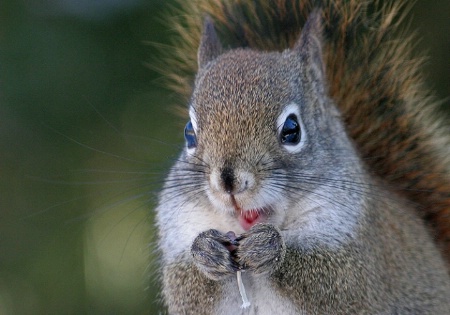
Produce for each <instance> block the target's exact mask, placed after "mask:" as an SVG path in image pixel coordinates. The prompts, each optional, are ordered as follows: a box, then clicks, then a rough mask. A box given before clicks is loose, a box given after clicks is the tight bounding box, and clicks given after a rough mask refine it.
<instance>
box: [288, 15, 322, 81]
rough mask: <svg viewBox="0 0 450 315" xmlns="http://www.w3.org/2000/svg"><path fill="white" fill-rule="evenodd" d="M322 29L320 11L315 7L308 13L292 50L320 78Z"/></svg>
mask: <svg viewBox="0 0 450 315" xmlns="http://www.w3.org/2000/svg"><path fill="white" fill-rule="evenodd" d="M322 31H323V30H322V15H321V11H320V10H317V9H316V10H314V11H312V12H311V13H310V15H309V17H308V20H307V21H306V23H305V26H304V27H303V30H302V33H301V35H300V38H299V39H298V40H297V43H296V44H295V46H294V48H293V51H294V52H295V53H297V54H299V56H300V58H301V59H302V60H303V61H304V62H305V63H307V64H308V65H309V66H310V67H311V69H312V70H313V73H315V74H316V75H317V76H318V78H319V79H321V80H322V79H323V77H324V72H325V70H324V65H323V61H322Z"/></svg>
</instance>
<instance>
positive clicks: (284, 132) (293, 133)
mask: <svg viewBox="0 0 450 315" xmlns="http://www.w3.org/2000/svg"><path fill="white" fill-rule="evenodd" d="M300 136H301V133H300V124H299V123H298V120H297V116H295V114H290V115H289V116H288V117H287V118H286V120H285V121H284V125H283V129H281V133H280V141H281V143H282V144H285V145H296V144H298V143H299V142H300Z"/></svg>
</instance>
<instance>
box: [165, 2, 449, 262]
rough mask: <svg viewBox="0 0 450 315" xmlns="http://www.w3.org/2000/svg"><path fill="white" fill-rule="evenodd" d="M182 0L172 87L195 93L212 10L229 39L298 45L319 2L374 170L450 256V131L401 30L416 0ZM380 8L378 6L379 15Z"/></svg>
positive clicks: (338, 80) (341, 83) (335, 89)
mask: <svg viewBox="0 0 450 315" xmlns="http://www.w3.org/2000/svg"><path fill="white" fill-rule="evenodd" d="M384 3H385V4H384V5H382V4H381V3H380V1H377V0H375V1H372V2H369V1H359V0H351V1H344V0H334V1H326V0H324V1H313V0H310V1H300V0H293V1H287V0H276V1H264V0H256V1H241V0H215V1H213V0H192V1H180V5H181V7H182V8H181V9H180V12H179V13H180V14H175V15H176V17H175V18H174V19H173V27H174V29H175V31H176V32H177V35H178V36H177V37H176V38H175V39H174V48H173V51H172V55H171V56H169V59H170V61H168V65H169V68H170V69H172V70H169V71H167V70H166V71H165V72H166V74H167V76H168V78H169V81H170V86H171V88H172V89H173V91H175V92H176V93H177V94H178V95H180V96H181V97H182V99H183V100H187V99H188V98H189V96H190V95H191V93H192V86H193V80H194V76H195V72H196V71H197V49H198V45H199V40H200V35H201V28H202V23H203V19H204V17H205V15H209V16H210V17H211V18H212V20H213V21H214V23H215V26H216V28H217V29H218V33H219V36H220V37H221V39H222V42H223V43H225V45H224V47H232V48H234V47H251V48H255V49H260V50H278V51H281V50H283V49H286V48H288V47H291V46H292V45H293V44H294V42H295V40H296V39H297V38H298V34H299V33H300V30H301V28H302V26H303V24H304V21H305V19H306V17H307V16H308V14H309V13H310V12H311V10H312V9H313V8H317V7H319V8H321V10H322V14H323V20H324V24H325V25H324V29H325V30H324V35H325V47H324V55H325V56H324V61H325V66H326V74H327V78H328V80H327V81H328V85H329V86H328V88H329V93H330V95H331V97H332V98H333V99H334V101H335V103H336V104H337V105H338V107H339V108H340V110H341V111H342V113H343V117H344V120H345V124H346V128H347V130H348V132H349V134H350V136H351V138H353V140H354V142H355V143H356V145H357V148H358V151H359V152H360V154H361V156H362V158H363V159H364V161H365V162H366V164H367V165H368V167H369V169H370V170H371V172H372V173H374V174H376V175H377V176H378V177H379V178H380V179H381V180H383V181H384V182H385V184H386V185H389V186H390V187H392V190H393V191H394V192H396V193H398V194H401V195H403V196H404V197H406V198H407V199H408V200H410V202H411V204H412V205H414V206H415V208H416V209H417V210H418V211H419V213H421V216H422V217H423V218H424V219H425V220H426V221H427V222H428V224H429V225H430V226H431V228H432V229H433V233H434V234H435V236H436V241H437V243H438V244H439V246H440V247H441V248H442V249H443V253H444V256H445V257H446V259H447V261H448V262H450V159H449V156H450V137H449V135H448V131H447V130H446V128H445V126H444V123H443V121H441V119H439V118H438V117H437V115H436V112H435V107H436V106H435V104H436V102H435V100H434V98H433V96H432V93H431V92H430V91H428V90H427V89H426V88H425V84H424V80H423V78H422V75H421V72H420V70H421V69H420V68H421V63H422V58H418V57H413V56H412V47H413V44H412V41H413V36H412V35H405V32H402V31H401V30H400V27H399V25H400V22H401V21H402V20H403V19H404V17H405V13H404V12H405V11H407V10H406V8H405V7H406V1H384ZM371 12H372V13H371Z"/></svg>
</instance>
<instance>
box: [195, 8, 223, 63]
mask: <svg viewBox="0 0 450 315" xmlns="http://www.w3.org/2000/svg"><path fill="white" fill-rule="evenodd" d="M221 53H222V44H221V43H220V40H219V37H218V36H217V33H216V30H215V28H214V23H213V21H212V20H211V18H210V17H209V16H206V17H205V21H204V23H203V33H202V38H201V40H200V47H199V48H198V53H197V58H198V68H199V69H201V68H203V67H204V66H205V65H206V64H207V63H208V62H210V61H212V60H214V59H216V58H217V57H218V56H219V55H220V54H221Z"/></svg>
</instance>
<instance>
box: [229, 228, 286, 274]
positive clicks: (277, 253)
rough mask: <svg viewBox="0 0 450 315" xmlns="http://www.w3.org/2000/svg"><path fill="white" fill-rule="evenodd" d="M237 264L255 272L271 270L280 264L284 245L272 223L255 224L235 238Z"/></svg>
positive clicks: (284, 250) (261, 272)
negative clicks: (236, 242)
mask: <svg viewBox="0 0 450 315" xmlns="http://www.w3.org/2000/svg"><path fill="white" fill-rule="evenodd" d="M237 241H238V242H239V246H238V247H237V249H236V253H235V255H236V257H237V262H238V263H239V266H241V268H242V269H244V270H249V271H252V272H254V273H256V274H263V273H268V272H273V271H274V270H276V269H277V268H278V266H280V265H281V263H282V262H283V260H284V255H285V253H286V246H285V243H284V240H283V238H282V237H281V234H280V231H279V230H278V229H277V228H275V227H274V226H273V225H269V224H257V225H255V226H253V227H252V228H251V229H250V230H249V231H248V232H247V233H244V234H242V235H241V236H239V237H238V238H237Z"/></svg>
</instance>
